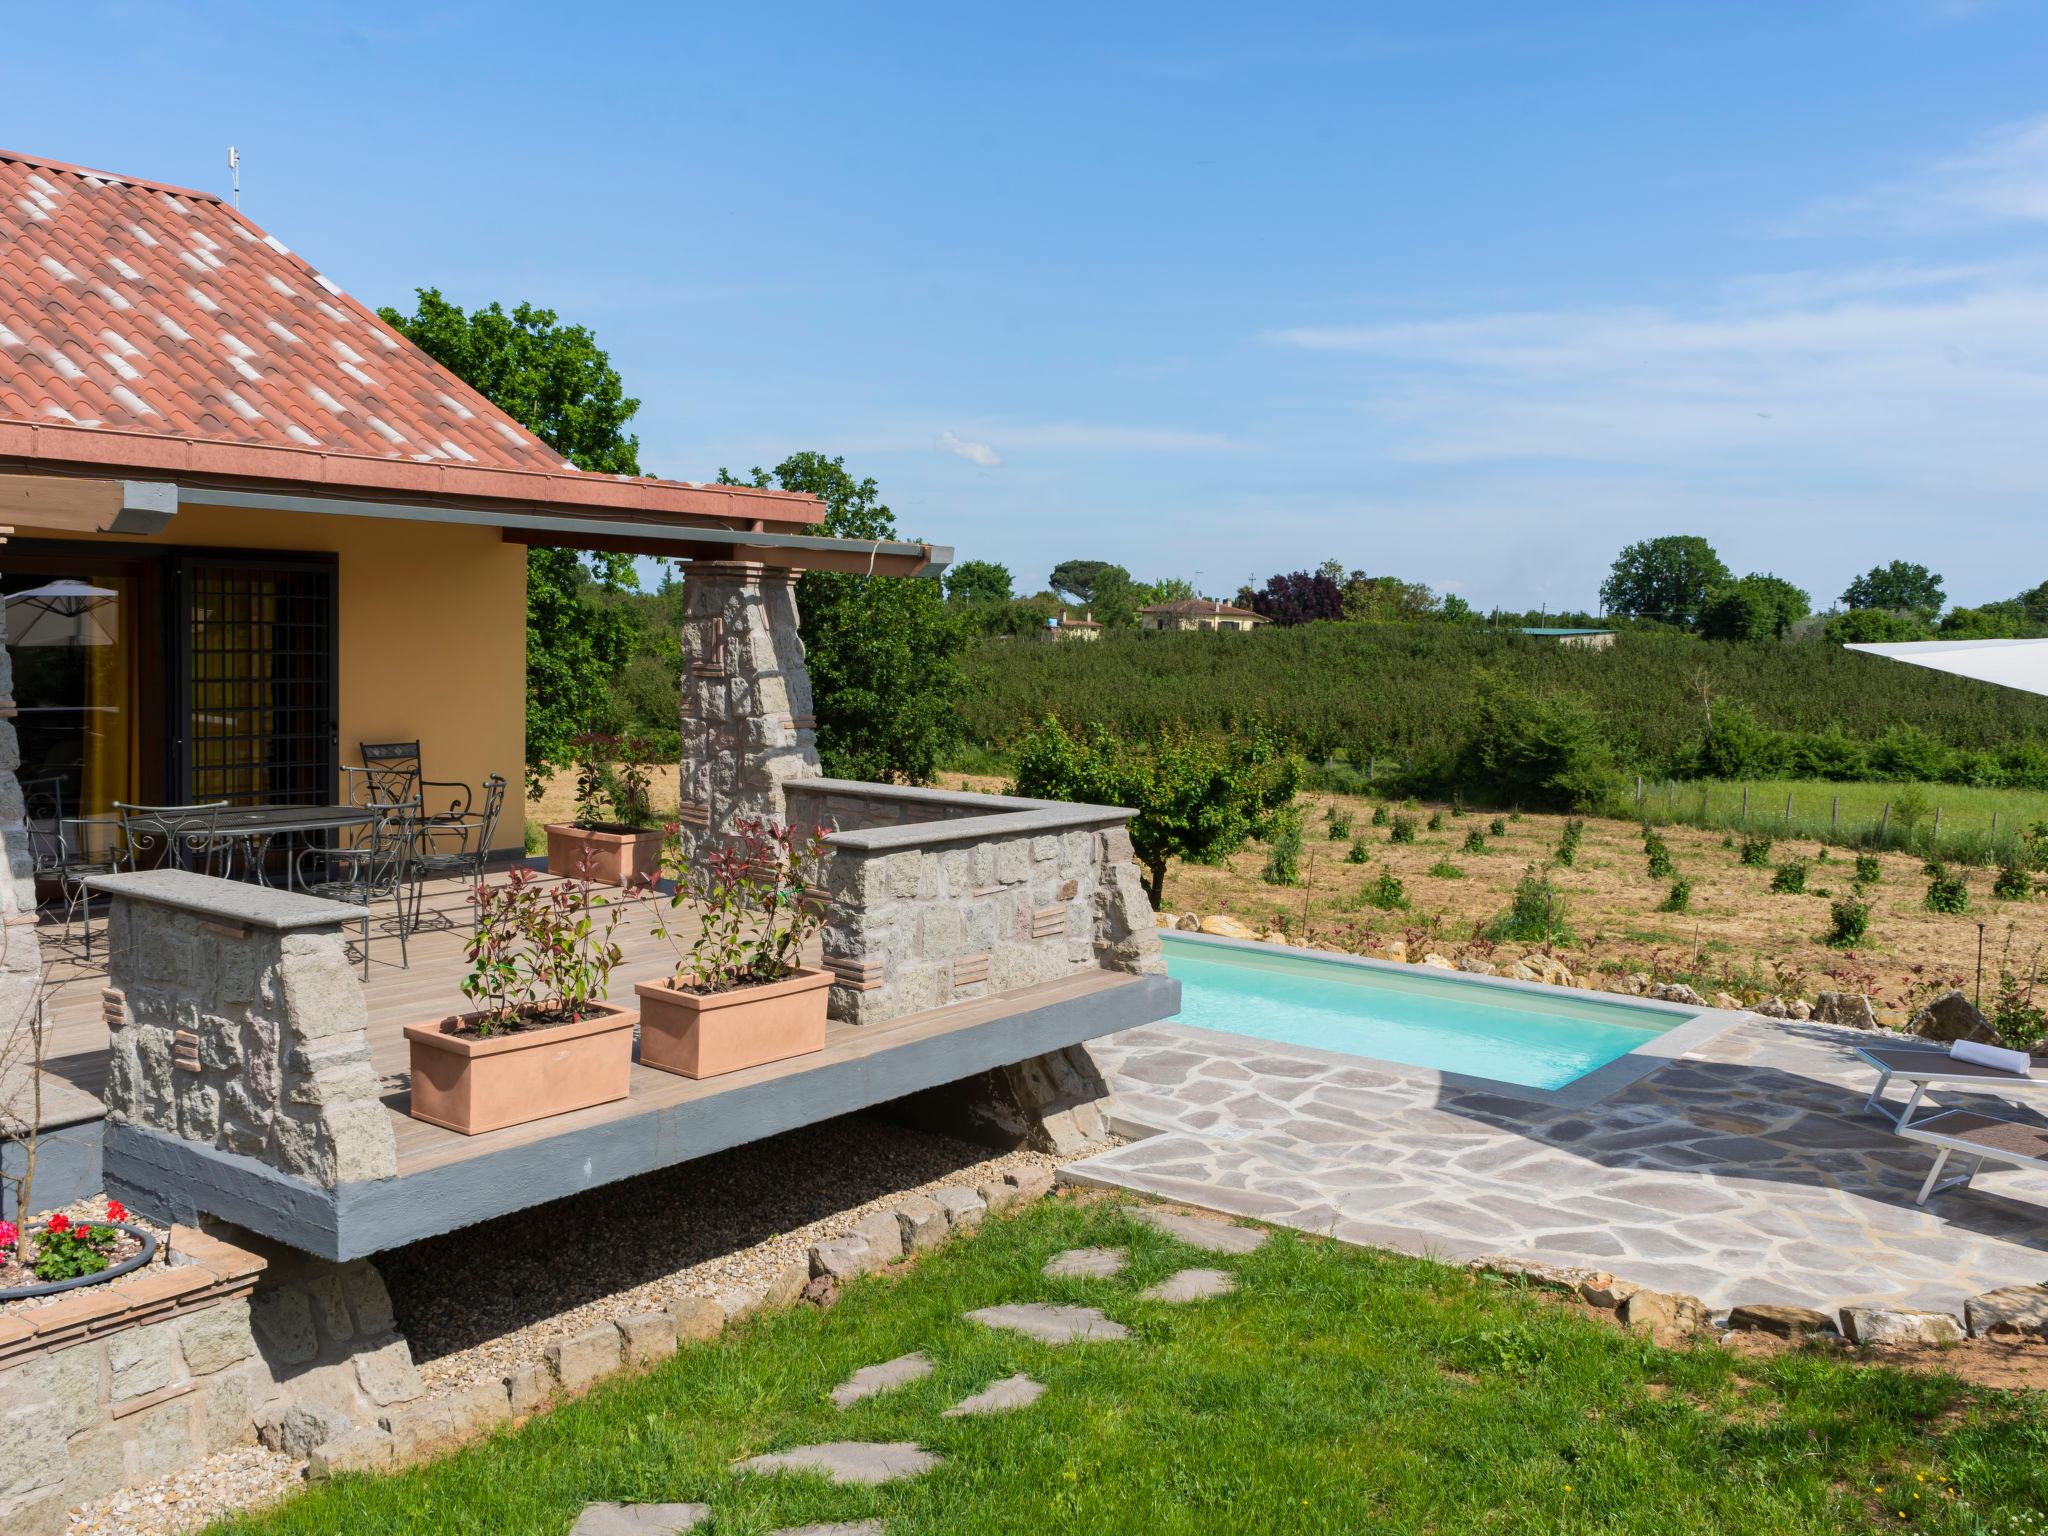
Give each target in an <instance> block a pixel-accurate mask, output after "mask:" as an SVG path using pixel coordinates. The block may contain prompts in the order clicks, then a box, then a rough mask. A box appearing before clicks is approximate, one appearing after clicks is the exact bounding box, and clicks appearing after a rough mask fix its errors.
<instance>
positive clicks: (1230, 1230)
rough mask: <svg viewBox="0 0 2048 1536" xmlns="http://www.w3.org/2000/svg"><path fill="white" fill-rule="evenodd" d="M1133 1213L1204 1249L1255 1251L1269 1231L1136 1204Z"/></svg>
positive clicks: (1209, 1250)
mask: <svg viewBox="0 0 2048 1536" xmlns="http://www.w3.org/2000/svg"><path fill="white" fill-rule="evenodd" d="M1130 1214H1131V1215H1132V1216H1133V1217H1135V1218H1136V1219H1137V1220H1139V1221H1142V1222H1144V1223H1145V1225H1146V1226H1148V1227H1153V1228H1156V1229H1157V1230H1158V1231H1161V1232H1164V1233H1165V1234H1166V1235H1167V1236H1168V1237H1171V1238H1176V1239H1178V1240H1179V1241H1181V1242H1183V1243H1186V1244H1188V1245H1189V1246H1190V1247H1193V1248H1199V1249H1201V1250H1202V1251H1203V1252H1204V1253H1253V1252H1256V1251H1257V1250H1258V1249H1260V1248H1262V1247H1264V1246H1265V1242H1266V1234H1265V1233H1264V1232H1261V1231H1259V1230H1258V1229H1257V1228H1256V1227H1234V1226H1232V1225H1230V1224H1229V1223H1228V1222H1222V1221H1204V1220H1203V1219H1202V1218H1201V1217H1199V1216H1182V1215H1180V1214H1178V1213H1177V1212H1174V1211H1155V1210H1153V1209H1152V1208H1151V1207H1150V1206H1140V1207H1137V1208H1135V1209H1132V1210H1131V1212H1130Z"/></svg>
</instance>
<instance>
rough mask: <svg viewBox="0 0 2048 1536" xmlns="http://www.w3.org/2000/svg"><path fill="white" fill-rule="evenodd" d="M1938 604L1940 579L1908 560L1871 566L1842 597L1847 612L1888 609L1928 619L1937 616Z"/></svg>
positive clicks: (1939, 602)
mask: <svg viewBox="0 0 2048 1536" xmlns="http://www.w3.org/2000/svg"><path fill="white" fill-rule="evenodd" d="M1942 601H1943V599H1942V595H1941V578H1940V577H1939V576H1937V575H1935V574H1934V572H1932V571H1930V570H1929V569H1927V567H1926V566H1924V565H1915V564H1914V563H1913V562H1912V561H1910V560H1894V561H1892V562H1891V563H1890V564H1888V565H1874V566H1872V567H1871V568H1870V569H1869V570H1867V571H1865V572H1864V573H1863V574H1862V575H1861V576H1858V577H1857V578H1856V579H1855V580H1854V581H1852V582H1850V583H1849V585H1848V588H1847V589H1846V590H1845V591H1844V592H1843V593H1842V603H1843V605H1844V606H1845V607H1848V608H1851V609H1858V608H1890V609H1893V610H1896V611H1898V612H1902V613H1918V614H1924V615H1925V616H1926V617H1928V618H1932V617H1934V615H1935V614H1937V613H1939V612H1941V605H1942Z"/></svg>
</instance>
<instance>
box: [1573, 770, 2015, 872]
mask: <svg viewBox="0 0 2048 1536" xmlns="http://www.w3.org/2000/svg"><path fill="white" fill-rule="evenodd" d="M1610 809H1611V810H1613V811H1615V813H1617V814H1622V815H1632V816H1633V817H1634V818H1635V819H1637V820H1639V821H1645V822H1649V823H1651V824H1653V825H1676V826H1688V827H1698V828H1702V829H1705V830H1709V831H1717V832H1719V831H1726V832H1763V833H1769V834H1771V835H1772V836H1774V837H1796V838H1811V839H1813V840H1814V841H1816V842H1821V843H1828V844H1832V845H1835V846H1838V847H1844V848H1869V849H1892V850H1897V851H1901V852H1907V853H1915V854H1920V855H1923V856H1925V857H1927V858H1930V859H1933V858H1939V859H1946V860H1953V861H1955V862H1958V863H1966V864H1993V863H2006V862H2015V861H2022V860H2025V861H2031V859H2032V857H2033V854H2034V850H2035V847H2036V845H2038V844H2041V843H2043V842H2044V841H2048V799H2043V798H2041V797H2031V796H2025V795H2020V794H2015V793H2012V792H2002V791H1992V790H1972V789H1969V788H1961V787H1957V786H1952V785H1930V786H1921V785H1917V784H1841V785H1831V784H1812V783H1804V784H1801V783H1792V784H1788V783H1785V782H1782V781H1780V782H1776V783H1755V784H1731V783H1726V782H1721V781H1707V782H1701V781H1693V782H1686V781H1682V780H1677V779H1666V780H1663V781H1661V782H1658V781H1649V780H1644V779H1642V778H1637V779H1636V780H1635V781H1634V784H1633V787H1632V790H1631V791H1630V792H1629V794H1628V795H1627V796H1626V797H1625V801H1624V804H1622V805H1621V806H1618V807H1611V808H1610Z"/></svg>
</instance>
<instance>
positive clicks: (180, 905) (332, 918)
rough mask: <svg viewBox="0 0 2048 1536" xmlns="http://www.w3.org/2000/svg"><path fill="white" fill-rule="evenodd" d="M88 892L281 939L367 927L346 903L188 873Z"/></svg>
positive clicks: (106, 883)
mask: <svg viewBox="0 0 2048 1536" xmlns="http://www.w3.org/2000/svg"><path fill="white" fill-rule="evenodd" d="M85 884H86V889H88V890H90V891H92V892H93V893H94V894H96V895H100V896H117V897H124V898H127V899H130V900H134V901H147V902H151V903H153V904H155V905H156V906H160V907H174V908H176V909H177V910H178V911H180V912H191V913H194V914H195V915H197V916H199V917H203V918H207V919H210V920H211V921H213V922H216V923H228V924H234V925H237V926H240V927H244V928H269V929H272V930H274V931H276V932H278V933H298V932H302V931H304V930H306V929H315V928H336V927H339V926H341V925H342V924H344V923H356V922H360V921H362V913H361V912H360V911H359V910H358V909H357V908H355V907H352V906H349V905H348V904H347V903H345V902H339V901H328V900H326V899H325V898H324V897H320V896H307V895H305V894H303V893H302V892H299V891H280V890H274V889H272V888H271V887H269V886H266V885H251V884H249V883H248V882H247V881H243V880H223V879H221V878H220V877H219V876H217V875H199V874H194V873H192V871H190V870H185V869H141V870H135V871H133V872H131V873H128V874H117V875H93V876H92V877H90V878H89V879H88V880H87V881H86V882H85Z"/></svg>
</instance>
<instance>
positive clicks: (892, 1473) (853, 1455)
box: [735, 1440, 939, 1484]
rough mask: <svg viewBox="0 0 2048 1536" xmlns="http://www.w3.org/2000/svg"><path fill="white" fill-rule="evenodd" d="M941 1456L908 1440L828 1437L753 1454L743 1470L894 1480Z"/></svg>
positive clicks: (927, 1466)
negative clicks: (767, 1452) (815, 1443)
mask: <svg viewBox="0 0 2048 1536" xmlns="http://www.w3.org/2000/svg"><path fill="white" fill-rule="evenodd" d="M938 1464H939V1458H938V1457H936V1456H934V1455H932V1453H931V1452H930V1451H927V1450H924V1449H923V1448H921V1447H919V1446H916V1445H913V1444H912V1443H911V1442H910V1441H908V1440H896V1441H871V1440H828V1441H826V1442H825V1443H824V1444H823V1445H800V1446H798V1447H797V1448H796V1449H795V1450H793V1451H776V1452H774V1453H773V1454H771V1455H767V1456H751V1457H749V1458H748V1459H747V1460H745V1461H743V1462H741V1463H739V1465H738V1466H737V1467H736V1468H735V1470H736V1471H740V1472H821V1473H823V1474H824V1475H825V1476H826V1477H827V1478H828V1479H830V1480H831V1481H832V1482H835V1483H867V1484H874V1483H893V1482H897V1481H898V1480H900V1479H902V1478H906V1477H917V1476H920V1475H921V1474H923V1473H926V1472H929V1471H931V1469H932V1468H933V1467H936V1466H937V1465H938Z"/></svg>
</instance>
